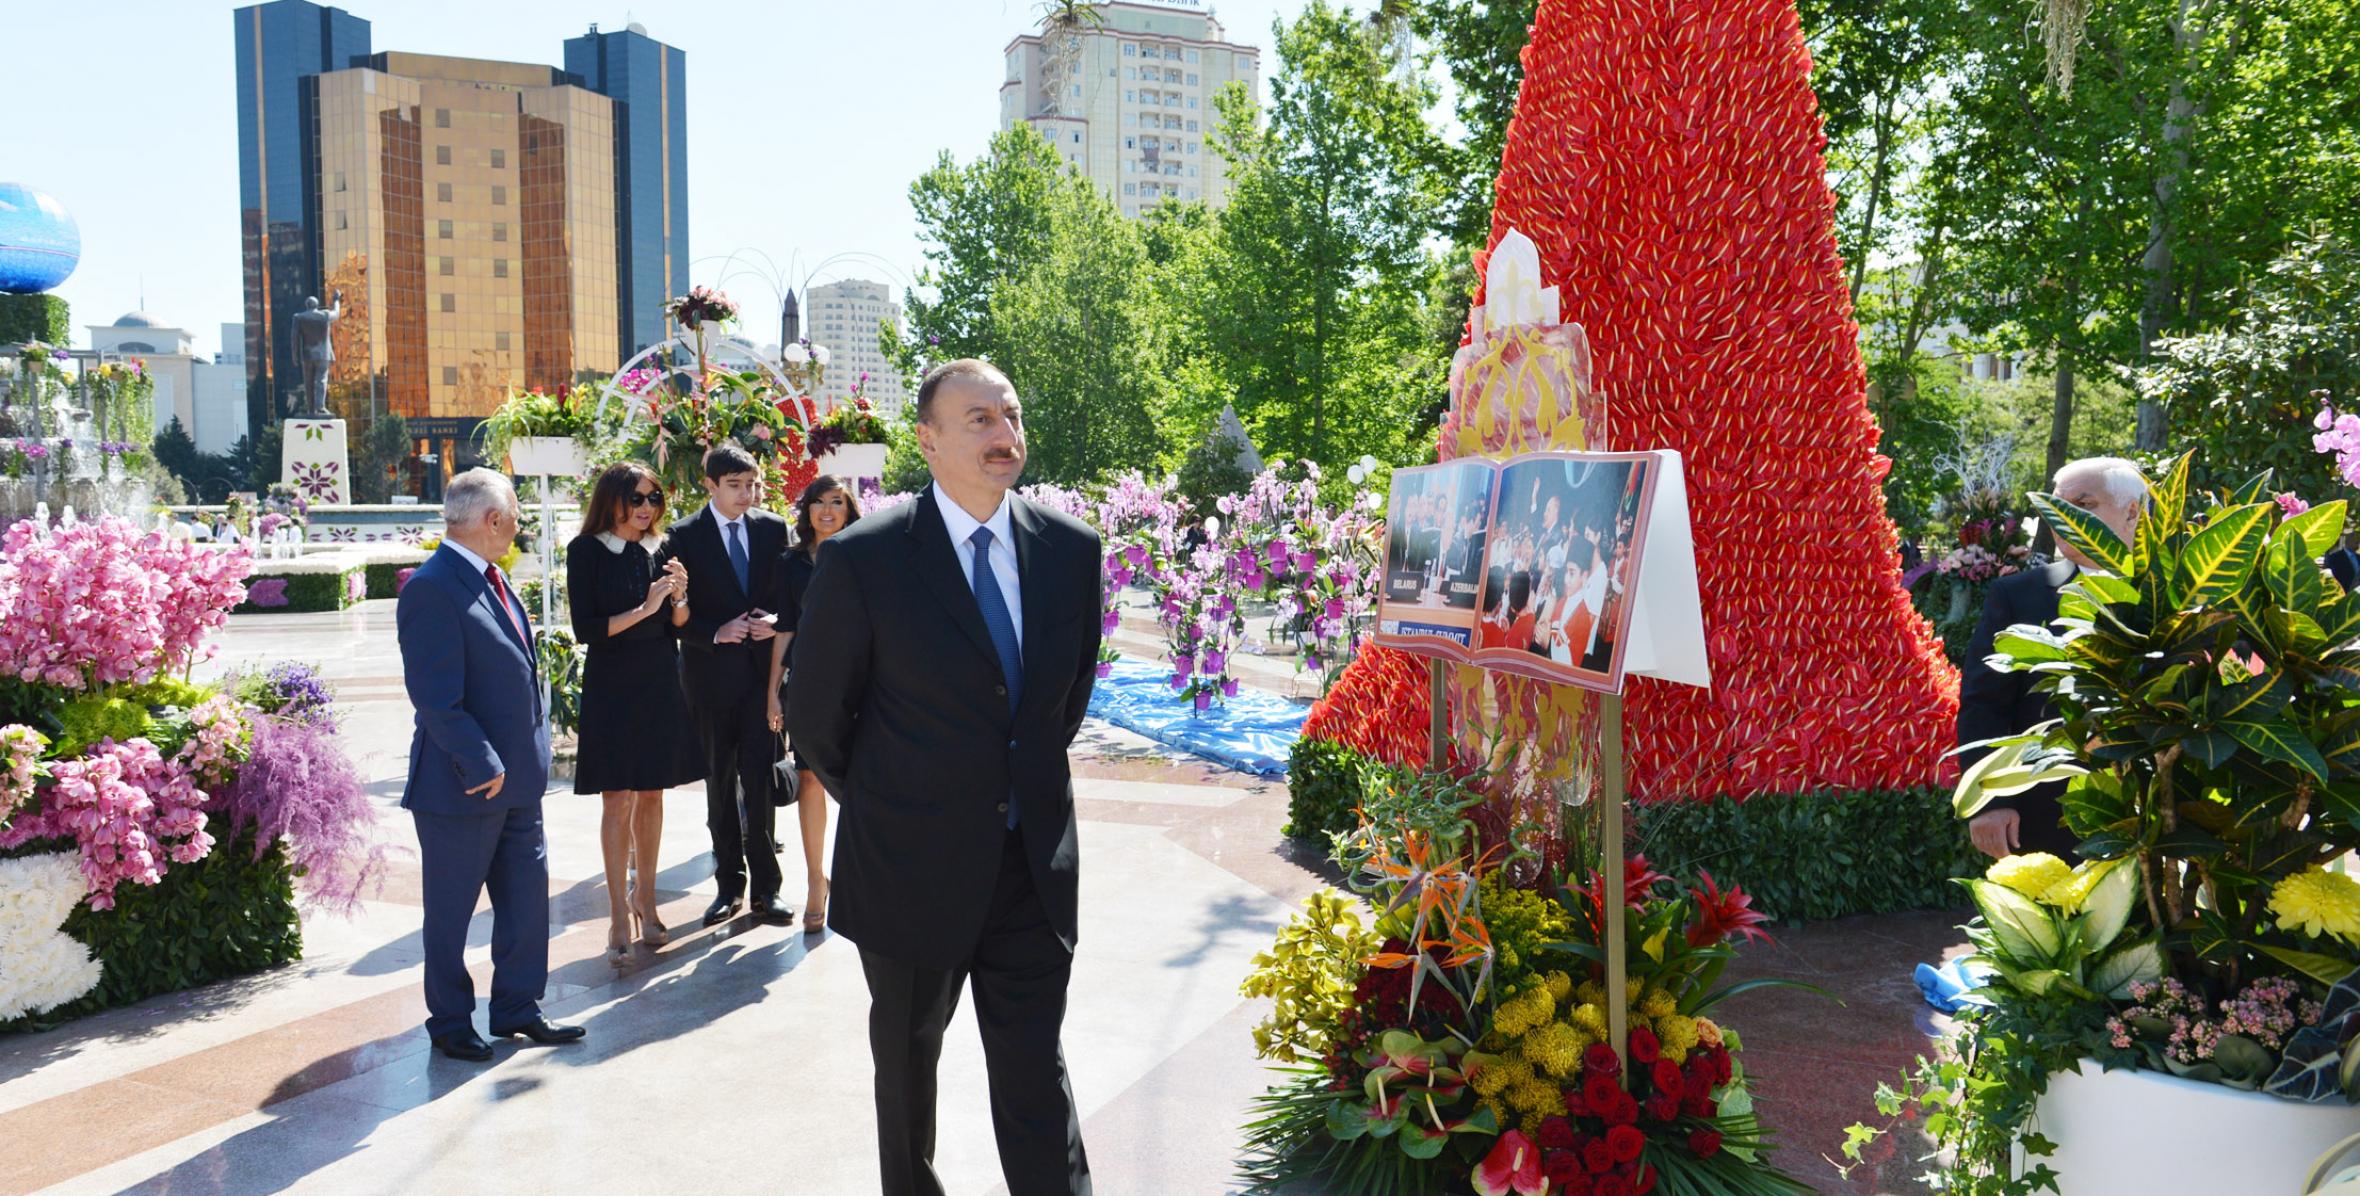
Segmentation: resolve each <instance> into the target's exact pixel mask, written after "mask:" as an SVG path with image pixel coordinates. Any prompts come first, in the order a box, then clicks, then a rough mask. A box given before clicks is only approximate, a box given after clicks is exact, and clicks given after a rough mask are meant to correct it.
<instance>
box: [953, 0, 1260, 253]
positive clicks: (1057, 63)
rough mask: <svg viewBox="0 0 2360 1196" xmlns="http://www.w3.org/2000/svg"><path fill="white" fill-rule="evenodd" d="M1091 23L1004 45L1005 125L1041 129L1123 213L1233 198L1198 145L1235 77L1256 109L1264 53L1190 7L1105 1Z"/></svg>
mask: <svg viewBox="0 0 2360 1196" xmlns="http://www.w3.org/2000/svg"><path fill="white" fill-rule="evenodd" d="M1092 11H1094V12H1096V13H1097V15H1098V21H1097V22H1096V23H1095V24H1091V23H1084V24H1083V25H1081V26H1079V27H1078V28H1075V29H1073V30H1071V31H1063V30H1060V31H1057V32H1048V31H1044V32H1041V33H1028V34H1024V35H1022V36H1020V37H1018V38H1016V39H1015V40H1013V41H1011V42H1009V43H1008V49H1007V58H1008V76H1007V81H1006V82H1004V83H1002V84H1000V127H1001V128H1003V129H1011V128H1014V127H1016V125H1017V124H1018V123H1019V122H1022V123H1025V124H1030V125H1031V126H1033V127H1034V128H1036V129H1038V130H1040V131H1041V133H1042V135H1043V136H1046V137H1047V138H1048V139H1049V141H1050V143H1051V144H1052V145H1055V146H1056V147H1057V151H1058V153H1060V154H1062V155H1064V157H1065V160H1066V161H1067V162H1069V163H1071V164H1072V165H1073V168H1074V169H1075V170H1078V171H1080V172H1081V173H1082V174H1084V175H1086V176H1088V178H1089V179H1090V181H1092V182H1094V183H1096V184H1098V186H1099V187H1100V188H1101V189H1102V190H1104V191H1105V192H1106V194H1107V195H1108V196H1110V197H1112V198H1113V199H1114V201H1115V202H1116V203H1117V204H1118V205H1120V206H1121V208H1122V210H1123V214H1124V215H1126V216H1137V215H1138V214H1139V213H1141V212H1143V211H1146V210H1147V209H1150V208H1153V207H1154V206H1155V205H1156V204H1158V203H1160V202H1162V201H1164V200H1167V199H1178V200H1193V199H1202V200H1206V201H1209V202H1211V203H1212V204H1213V205H1214V206H1216V207H1218V206H1220V205H1221V204H1223V203H1225V202H1227V200H1228V198H1229V177H1228V173H1227V171H1226V170H1225V169H1224V168H1223V165H1222V161H1221V156H1220V155H1219V154H1216V153H1214V152H1213V151H1212V149H1211V148H1210V147H1209V146H1207V145H1206V144H1205V133H1206V132H1207V131H1208V130H1210V129H1211V128H1212V127H1213V124H1214V121H1215V116H1214V112H1213V97H1214V95H1215V94H1217V93H1218V92H1219V91H1220V90H1221V88H1222V87H1224V86H1226V85H1228V84H1229V83H1231V82H1233V81H1234V82H1237V83H1242V84H1244V85H1245V89H1246V94H1247V95H1248V96H1250V97H1252V98H1253V100H1254V102H1255V104H1256V105H1257V107H1258V106H1259V105H1260V103H1261V92H1260V79H1261V51H1260V50H1259V49H1258V48H1256V47H1253V46H1241V45H1235V44H1232V43H1230V42H1227V41H1224V40H1222V38H1223V33H1222V29H1221V22H1219V21H1217V20H1215V19H1214V18H1213V14H1212V13H1211V12H1210V11H1209V10H1207V9H1204V8H1202V7H1199V6H1198V5H1197V4H1196V3H1195V2H1194V0H1164V2H1162V3H1156V2H1152V0H1112V2H1110V3H1105V4H1099V5H1096V6H1094V8H1093V10H1092Z"/></svg>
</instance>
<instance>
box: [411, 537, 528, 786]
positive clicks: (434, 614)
mask: <svg viewBox="0 0 2360 1196" xmlns="http://www.w3.org/2000/svg"><path fill="white" fill-rule="evenodd" d="M508 606H509V609H510V610H512V611H514V612H516V617H517V618H518V619H520V620H526V622H525V623H524V626H526V627H528V628H529V627H531V626H532V623H531V622H530V621H529V618H530V617H529V616H528V615H527V614H526V613H525V609H524V605H523V604H522V603H521V602H519V601H518V600H517V598H516V595H515V593H514V591H511V592H510V593H509V596H508ZM393 609H394V613H393V622H394V628H395V631H396V634H397V635H398V637H399V639H400V641H401V651H402V685H403V688H405V689H407V690H408V691H409V694H410V707H411V709H413V710H414V711H415V712H416V719H417V722H416V730H415V731H414V732H413V733H412V736H411V740H410V775H409V777H408V779H406V780H405V781H404V782H403V783H402V808H403V809H406V810H417V811H421V812H424V813H428V814H479V813H485V812H488V811H492V810H505V809H510V808H513V807H517V806H530V805H537V804H539V802H540V800H541V791H542V790H544V789H547V788H548V787H549V730H548V727H547V726H546V724H544V722H543V721H542V717H541V675H540V670H539V665H538V662H537V660H536V658H535V656H534V653H533V650H532V646H531V645H529V644H527V643H525V642H524V641H523V640H520V639H518V638H517V635H516V624H514V623H511V622H510V621H509V620H508V618H507V616H505V615H503V614H501V613H500V603H499V600H498V599H496V598H494V597H493V596H492V586H491V583H490V582H488V581H485V580H484V576H483V574H481V573H478V572H476V570H475V568H474V567H473V566H472V565H470V564H468V562H467V558H465V557H462V556H460V555H459V554H458V553H457V552H456V551H454V550H452V549H451V548H449V547H444V548H440V549H437V550H436V551H435V554H434V555H433V556H430V557H428V558H426V563H425V564H423V565H420V566H418V571H417V572H416V573H413V574H411V575H410V580H409V583H408V584H407V585H404V586H403V587H402V593H401V598H400V600H399V601H398V602H396V603H395V604H394V608H393ZM502 773H505V774H507V777H508V779H507V780H505V781H503V782H501V783H500V796H498V797H496V798H493V799H492V800H490V801H485V800H484V798H483V795H482V794H480V793H472V794H471V793H468V792H467V790H469V789H472V788H474V787H475V786H477V785H481V784H483V783H484V782H485V781H488V780H491V779H492V778H493V777H496V776H499V775H501V774H502Z"/></svg>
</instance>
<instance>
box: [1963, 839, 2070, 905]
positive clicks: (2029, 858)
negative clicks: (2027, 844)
mask: <svg viewBox="0 0 2360 1196" xmlns="http://www.w3.org/2000/svg"><path fill="white" fill-rule="evenodd" d="M2072 878H2073V867H2072V865H2070V864H2067V863H2066V862H2065V861H2063V860H2060V859H2058V858H2057V857H2055V856H2053V855H2050V854H2048V853H2047V852H2045V851H2035V852H2029V853H2026V854H2022V855H2012V856H2008V857H2006V858H2004V859H2002V860H2000V861H1999V862H1997V863H1995V864H1993V865H1992V866H1991V867H1990V868H1988V869H1986V870H1985V871H1984V873H1983V879H1985V880H1988V881H1990V882H1991V883H1993V884H1995V885H2002V886H2005V887H2007V888H2010V889H2014V890H2015V891H2017V892H2019V893H2022V894H2024V895H2025V896H2027V897H2030V898H2032V899H2033V900H2034V901H2046V900H2049V897H2048V893H2049V890H2051V889H2053V888H2056V887H2057V886H2058V885H2060V884H2063V883H2065V882H2067V881H2070V880H2071V879H2072Z"/></svg>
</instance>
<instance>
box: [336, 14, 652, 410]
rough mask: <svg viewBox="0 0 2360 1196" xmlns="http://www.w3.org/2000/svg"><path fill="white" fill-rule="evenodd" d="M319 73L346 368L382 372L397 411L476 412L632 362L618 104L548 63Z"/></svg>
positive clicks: (409, 58)
mask: <svg viewBox="0 0 2360 1196" xmlns="http://www.w3.org/2000/svg"><path fill="white" fill-rule="evenodd" d="M313 88H314V92H315V94H316V97H317V99H316V109H317V113H318V122H317V131H316V139H317V169H316V171H315V172H314V174H313V178H314V179H315V180H318V181H319V182H320V187H319V190H318V191H317V193H316V194H317V198H316V202H317V203H318V204H319V205H321V207H322V208H323V209H326V212H325V214H326V215H327V216H328V217H329V218H328V219H325V220H322V221H321V222H320V224H321V226H322V229H323V231H322V232H321V233H320V234H319V241H320V260H321V261H323V262H326V263H328V264H329V267H328V271H327V277H328V280H329V281H330V282H331V283H333V284H334V285H336V286H338V287H340V288H341V289H342V290H343V291H344V296H345V316H344V320H343V321H342V322H341V323H339V325H338V326H337V333H338V342H339V343H338V346H337V356H338V363H337V380H338V381H343V380H344V379H345V376H346V374H347V371H348V370H349V371H350V372H351V374H352V376H353V378H355V379H356V380H358V381H360V382H362V383H366V382H368V381H369V375H370V374H371V373H372V372H374V373H377V374H379V375H380V376H381V378H382V385H381V387H379V389H378V392H377V393H378V394H379V395H380V396H381V398H382V399H383V401H384V404H385V409H386V410H388V411H391V412H393V413H395V414H399V415H401V416H403V417H404V418H405V419H411V420H417V419H428V420H437V421H440V420H474V419H480V418H482V417H483V416H486V415H489V414H491V412H492V410H493V409H494V408H495V407H497V406H498V405H499V403H500V400H501V398H502V397H503V395H504V394H505V393H506V392H507V390H508V389H509V388H511V387H524V386H537V387H551V388H553V387H562V386H565V385H567V384H568V383H570V382H571V381H572V380H573V379H574V377H575V375H576V374H577V373H578V372H581V371H602V372H603V371H612V370H613V369H615V368H616V367H617V366H618V365H619V364H621V358H620V357H619V356H618V354H617V340H616V334H617V329H618V326H619V322H618V318H617V315H616V284H615V269H616V268H615V258H616V255H615V213H614V169H615V162H614V143H615V136H614V103H613V101H611V100H609V99H607V98H606V97H604V96H601V95H597V94H595V93H592V92H589V91H586V90H584V89H582V88H581V87H578V86H574V85H572V84H571V83H570V82H569V81H567V78H566V77H565V76H564V75H562V74H560V73H559V72H556V71H554V70H552V69H551V68H549V67H545V66H528V65H524V64H516V63H495V62H482V61H477V60H471V59H456V58H437V57H432V56H427V55H415V54H379V55H376V56H374V57H373V58H369V59H367V60H366V65H363V66H358V67H354V68H351V69H346V70H341V71H331V72H327V73H324V74H321V75H320V76H318V78H317V79H316V80H315V81H314V84H313ZM336 178H342V179H344V180H345V182H346V185H345V188H344V189H343V190H336V189H335V188H334V184H333V183H332V182H331V181H329V180H333V179H336ZM512 230H513V231H512Z"/></svg>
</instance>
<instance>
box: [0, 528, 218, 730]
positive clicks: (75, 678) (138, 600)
mask: <svg viewBox="0 0 2360 1196" xmlns="http://www.w3.org/2000/svg"><path fill="white" fill-rule="evenodd" d="M251 569H252V561H251V559H250V558H249V557H248V555H247V554H246V553H245V552H244V551H243V550H242V549H241V550H236V551H231V552H217V551H215V550H213V549H210V548H203V547H199V546H197V545H195V544H193V543H189V542H186V541H180V540H175V539H172V538H170V537H168V536H162V535H158V534H156V533H154V532H142V531H140V530H139V529H138V528H137V527H136V526H134V525H133V524H132V523H130V522H129V521H128V520H124V519H117V518H112V517H109V518H103V519H95V520H91V521H89V522H87V523H77V524H75V525H73V526H72V527H57V528H43V527H42V526H40V525H39V524H37V523H35V522H33V521H31V520H26V521H22V522H19V523H17V524H15V525H14V526H12V527H10V528H9V529H8V531H7V534H6V535H5V536H0V662H4V663H0V668H5V669H6V670H7V671H8V673H9V674H11V675H13V676H14V677H15V678H16V679H17V680H20V681H25V682H31V683H35V684H41V685H50V686H55V687H58V688H61V689H67V690H76V691H80V690H89V689H96V688H100V687H103V686H107V685H113V684H117V683H120V682H133V683H137V682H143V681H147V680H149V679H151V678H153V677H155V676H156V675H157V674H158V673H160V672H164V671H166V670H175V669H179V668H183V667H185V666H187V665H188V664H190V663H191V662H193V661H194V660H196V659H197V658H198V655H199V653H200V652H202V651H204V650H205V649H204V640H205V635H206V633H207V632H209V631H211V630H213V629H214V628H216V627H219V626H221V624H222V622H223V620H224V619H226V618H227V617H228V614H229V610H230V608H231V607H233V606H236V605H237V604H238V603H239V601H241V600H242V599H243V598H244V597H245V586H244V584H243V582H244V579H245V577H246V574H247V573H248V572H249V571H250V570H251Z"/></svg>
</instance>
